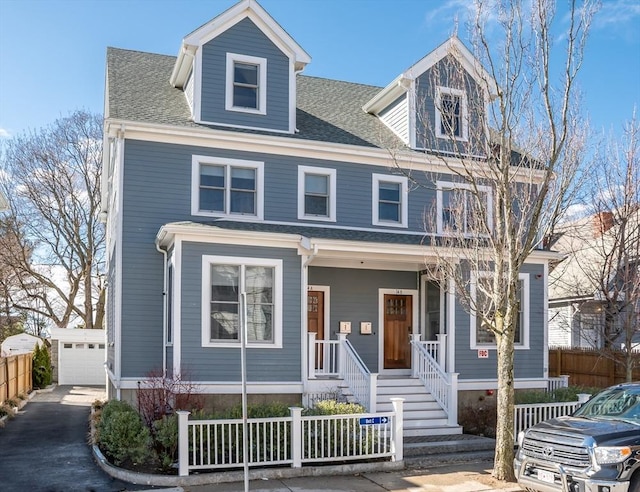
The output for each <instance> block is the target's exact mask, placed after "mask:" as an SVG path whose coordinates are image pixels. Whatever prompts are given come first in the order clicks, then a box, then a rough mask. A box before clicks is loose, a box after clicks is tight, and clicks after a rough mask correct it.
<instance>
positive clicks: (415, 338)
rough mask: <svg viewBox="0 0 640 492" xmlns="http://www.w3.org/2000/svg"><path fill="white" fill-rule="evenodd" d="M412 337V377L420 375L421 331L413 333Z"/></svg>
mask: <svg viewBox="0 0 640 492" xmlns="http://www.w3.org/2000/svg"><path fill="white" fill-rule="evenodd" d="M409 337H410V339H411V377H412V378H417V377H418V360H419V357H420V355H419V354H418V346H417V344H419V343H420V337H421V335H420V333H412V334H411V335H410V336H409Z"/></svg>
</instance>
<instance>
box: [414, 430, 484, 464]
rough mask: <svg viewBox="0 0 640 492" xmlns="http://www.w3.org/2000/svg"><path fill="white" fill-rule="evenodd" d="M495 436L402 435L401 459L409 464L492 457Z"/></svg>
mask: <svg viewBox="0 0 640 492" xmlns="http://www.w3.org/2000/svg"><path fill="white" fill-rule="evenodd" d="M495 443H496V442H495V439H490V438H488V437H480V436H474V435H469V434H450V435H438V436H430V437H407V438H405V439H404V459H405V463H406V464H407V465H409V466H422V467H424V466H436V465H444V464H453V463H465V462H478V461H492V460H493V458H494V453H495Z"/></svg>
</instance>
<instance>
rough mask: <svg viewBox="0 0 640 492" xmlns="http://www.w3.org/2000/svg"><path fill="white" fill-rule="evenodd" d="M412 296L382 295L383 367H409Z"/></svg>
mask: <svg viewBox="0 0 640 492" xmlns="http://www.w3.org/2000/svg"><path fill="white" fill-rule="evenodd" d="M412 320H413V310H412V297H411V296H406V295H392V294H385V296H384V368H385V369H408V368H410V367H411V345H410V342H409V340H410V337H409V336H410V335H411V333H412Z"/></svg>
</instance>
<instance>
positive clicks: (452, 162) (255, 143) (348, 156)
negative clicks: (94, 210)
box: [105, 119, 544, 182]
mask: <svg viewBox="0 0 640 492" xmlns="http://www.w3.org/2000/svg"><path fill="white" fill-rule="evenodd" d="M123 129H126V137H127V138H129V139H132V140H144V141H146V142H158V143H163V144H167V143H171V144H177V145H193V146H198V147H203V148H208V149H212V150H216V151H219V150H222V149H224V150H238V151H242V152H260V153H264V154H272V155H278V156H290V157H298V158H304V159H319V160H323V161H335V162H349V163H352V164H365V165H368V166H371V165H373V166H378V167H384V168H385V170H388V169H389V151H388V149H377V148H373V147H362V146H359V145H349V144H339V143H331V142H320V141H309V140H305V139H299V138H291V137H290V136H288V134H286V132H283V133H285V134H283V135H258V134H251V135H247V134H246V133H243V132H229V131H225V130H221V129H217V128H204V127H185V126H172V125H162V124H157V123H145V122H139V121H128V120H119V119H109V120H107V121H105V131H106V132H107V133H108V134H109V135H112V134H113V135H115V134H117V133H118V131H120V130H123ZM262 130H264V128H262ZM270 131H271V130H270ZM394 158H395V159H396V161H397V164H398V165H399V166H400V167H402V168H406V169H411V170H412V171H413V172H418V171H424V172H433V173H440V174H455V173H456V171H460V172H462V171H466V170H465V168H464V167H463V165H462V161H461V160H460V159H455V158H453V157H448V158H440V157H436V156H429V155H425V154H424V153H416V152H406V153H404V152H403V153H398V154H397V155H395V156H394ZM466 165H467V166H469V163H468V162H467V163H466ZM470 166H471V169H470V171H471V172H478V173H482V172H485V171H486V164H485V163H484V162H481V161H478V162H477V163H471V165H470ZM532 172H533V173H535V175H534V176H532V175H530V174H528V173H522V176H516V178H515V179H516V181H517V180H521V181H523V182H524V181H526V182H530V181H540V180H542V179H543V178H544V172H543V171H539V172H536V171H535V170H532Z"/></svg>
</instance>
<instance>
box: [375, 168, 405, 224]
mask: <svg viewBox="0 0 640 492" xmlns="http://www.w3.org/2000/svg"><path fill="white" fill-rule="evenodd" d="M371 180H372V184H371V195H372V198H371V222H372V224H373V225H376V226H386V227H403V228H406V227H407V223H408V218H407V215H408V213H409V185H408V179H407V177H406V176H393V175H390V174H376V173H373V174H372V175H371ZM384 182H387V183H397V184H399V185H400V205H399V207H400V210H399V213H400V221H398V222H395V221H389V220H382V219H380V216H379V212H380V209H379V202H380V183H384Z"/></svg>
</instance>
